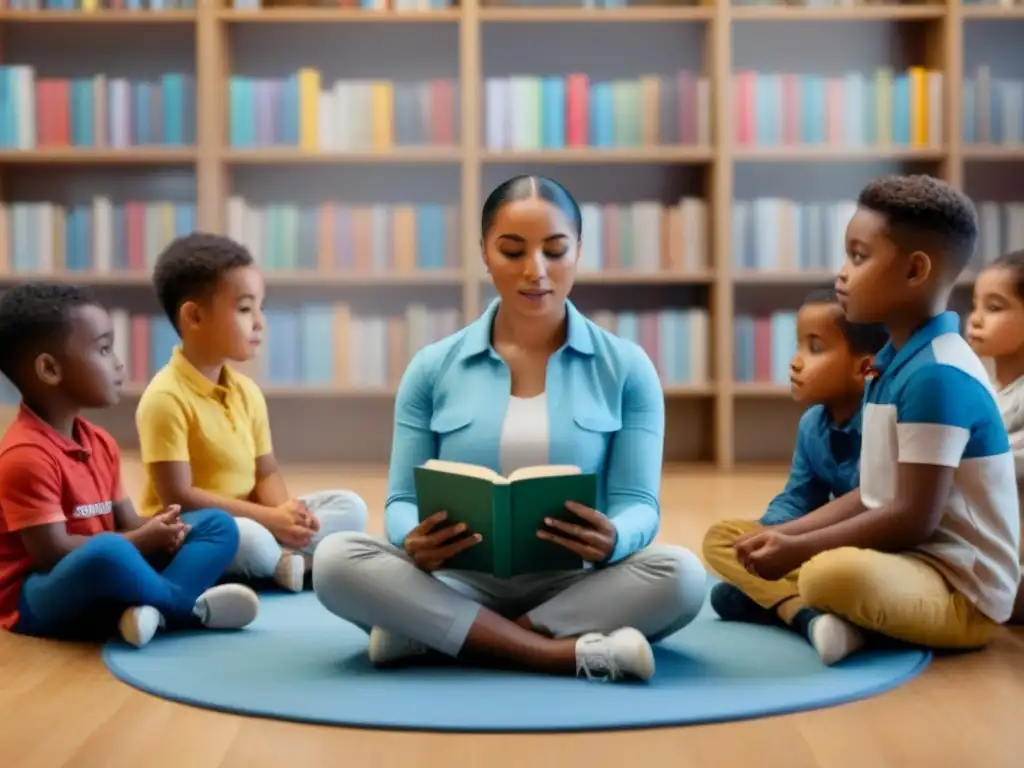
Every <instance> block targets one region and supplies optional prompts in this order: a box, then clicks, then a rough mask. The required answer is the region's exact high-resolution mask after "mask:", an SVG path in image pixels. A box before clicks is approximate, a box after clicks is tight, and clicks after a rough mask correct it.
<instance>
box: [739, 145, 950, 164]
mask: <svg viewBox="0 0 1024 768" xmlns="http://www.w3.org/2000/svg"><path fill="white" fill-rule="evenodd" d="M947 155H948V152H947V151H946V150H943V149H928V148H912V147H863V148H855V147H829V146H810V147H800V146H792V147H744V146H738V147H736V148H734V149H733V151H732V157H733V160H735V161H736V162H746V163H800V162H802V163H817V162H829V163H858V162H863V161H871V160H891V161H896V162H922V161H927V162H937V161H939V160H943V159H945V158H946V156H947Z"/></svg>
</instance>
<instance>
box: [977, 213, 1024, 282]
mask: <svg viewBox="0 0 1024 768" xmlns="http://www.w3.org/2000/svg"><path fill="white" fill-rule="evenodd" d="M975 207H976V208H977V210H978V245H977V247H976V248H975V251H974V261H973V263H972V267H973V269H975V270H977V269H981V268H982V267H983V266H985V265H986V264H991V263H992V262H993V261H995V260H996V259H998V258H999V257H1000V256H1002V255H1003V254H1004V253H1009V252H1010V251H1014V250H1017V249H1019V248H1024V201H1020V202H1012V203H997V202H993V201H991V200H982V201H978V202H976V203H975Z"/></svg>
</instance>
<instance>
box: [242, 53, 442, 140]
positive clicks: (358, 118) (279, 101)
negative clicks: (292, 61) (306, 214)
mask: <svg viewBox="0 0 1024 768" xmlns="http://www.w3.org/2000/svg"><path fill="white" fill-rule="evenodd" d="M228 100H229V112H230V118H229V126H228V140H229V142H230V145H231V146H232V147H234V148H239V149H243V148H249V147H274V146H297V147H301V148H302V149H306V150H325V151H353V150H368V149H376V150H380V149H388V148H390V147H393V146H416V145H447V146H453V145H455V144H457V143H458V141H459V135H460V133H459V130H458V127H459V117H458V115H459V83H458V82H457V81H455V80H448V79H435V80H423V81H409V82H391V81H388V80H338V81H336V82H334V83H324V82H323V77H322V75H321V74H320V72H319V71H317V70H316V69H313V68H311V67H305V68H303V69H300V70H299V71H298V72H296V73H295V74H293V75H290V76H288V77H286V78H280V79H274V78H253V77H245V76H242V75H232V76H231V77H230V78H229V81H228Z"/></svg>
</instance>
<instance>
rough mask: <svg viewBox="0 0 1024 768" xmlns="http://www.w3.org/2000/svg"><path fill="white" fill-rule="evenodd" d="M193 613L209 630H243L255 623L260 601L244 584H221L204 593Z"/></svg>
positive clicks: (197, 601)
mask: <svg viewBox="0 0 1024 768" xmlns="http://www.w3.org/2000/svg"><path fill="white" fill-rule="evenodd" d="M192 612H193V613H194V614H195V615H196V616H198V617H199V620H200V621H201V622H202V623H203V626H204V627H206V628H207V629H241V628H242V627H247V626H249V625H250V624H252V622H253V621H255V619H256V616H257V614H259V612H260V599H259V597H257V595H256V593H255V592H253V591H252V590H251V589H250V588H249V587H246V586H244V585H242V584H220V585H218V586H216V587H210V588H209V589H208V590H206V591H205V592H203V594H201V595H200V596H199V599H198V600H196V605H195V608H193V609H192Z"/></svg>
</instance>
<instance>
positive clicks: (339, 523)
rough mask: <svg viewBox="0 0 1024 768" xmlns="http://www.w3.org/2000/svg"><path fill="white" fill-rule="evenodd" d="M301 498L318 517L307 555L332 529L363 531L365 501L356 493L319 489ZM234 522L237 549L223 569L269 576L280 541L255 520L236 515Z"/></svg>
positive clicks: (278, 557)
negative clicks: (236, 526)
mask: <svg viewBox="0 0 1024 768" xmlns="http://www.w3.org/2000/svg"><path fill="white" fill-rule="evenodd" d="M300 498H301V499H302V501H304V502H305V503H306V506H307V507H309V511H310V512H312V513H313V514H314V515H316V516H317V518H318V519H319V520H320V530H319V531H317V532H316V535H315V536H313V539H312V541H310V542H309V546H307V547H306V548H305V549H303V550H302V554H304V555H306V556H307V558H309V557H311V556H312V554H313V552H314V551H315V550H316V548H317V547H318V546H319V545H320V543H321V542H322V541H323V540H324V539H326V538H327V537H328V536H330V535H331V534H332V533H338V532H340V531H362V530H363V529H365V528H366V517H367V515H366V502H365V501H363V500H362V498H361V497H360V496H359V494H357V493H353V492H352V491H320V492H318V493H311V494H309V495H307V496H301V497H300ZM235 522H236V523H238V551H237V552H236V553H235V557H234V559H233V560H232V561H231V563H230V564H229V565H228V567H227V569H226V571H225V573H226V574H228V575H231V576H242V577H243V578H250V579H252V578H256V579H267V578H270V577H271V576H273V575H274V569H275V568H277V564H278V562H279V561H280V560H281V555H282V553H283V552H284V549H283V548H282V547H281V544H280V543H278V541H277V539H275V538H274V534H272V533H271V532H270V531H269V530H268V529H267V528H265V527H264V526H262V525H260V524H259V523H257V522H256V521H255V520H250V519H249V518H246V517H236V518H235ZM307 562H308V560H307ZM307 567H308V566H307Z"/></svg>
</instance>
